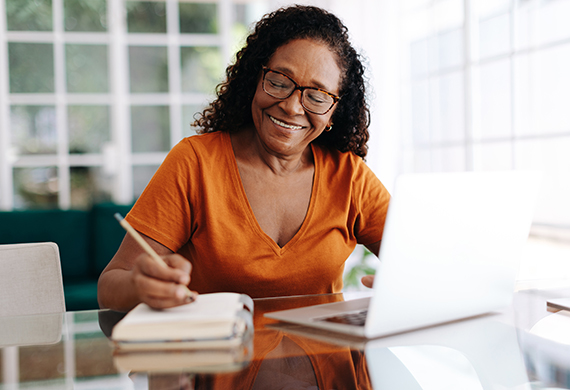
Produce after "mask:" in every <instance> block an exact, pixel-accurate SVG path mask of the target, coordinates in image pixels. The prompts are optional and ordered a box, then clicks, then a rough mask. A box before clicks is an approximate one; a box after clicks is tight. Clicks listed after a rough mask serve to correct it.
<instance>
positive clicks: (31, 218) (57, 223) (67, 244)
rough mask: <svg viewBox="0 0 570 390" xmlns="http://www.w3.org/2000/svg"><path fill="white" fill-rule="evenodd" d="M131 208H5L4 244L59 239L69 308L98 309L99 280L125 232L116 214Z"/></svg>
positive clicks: (0, 229)
mask: <svg viewBox="0 0 570 390" xmlns="http://www.w3.org/2000/svg"><path fill="white" fill-rule="evenodd" d="M131 207H132V206H131V205H129V206H125V205H116V204H113V203H104V204H98V205H95V206H93V208H92V209H91V210H88V211H83V210H25V211H2V212H0V244H18V243H27V242H44V241H52V242H55V243H56V244H57V245H58V246H59V251H60V257H61V271H62V275H63V288H64V292H65V305H66V308H67V310H87V309H96V308H98V307H99V306H98V304H97V279H98V277H99V275H100V274H101V271H102V270H103V269H104V268H105V266H106V265H107V263H108V262H109V261H110V260H111V258H112V257H113V255H114V254H115V252H116V250H117V248H119V245H120V244H121V241H122V239H123V237H124V235H125V231H124V230H123V228H122V227H121V226H120V225H119V223H118V222H117V220H116V219H115V218H114V217H113V215H114V214H115V213H120V214H122V215H123V216H124V215H126V214H127V213H128V212H129V210H130V209H131ZM0 272H1V271H0Z"/></svg>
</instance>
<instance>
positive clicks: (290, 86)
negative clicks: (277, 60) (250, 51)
mask: <svg viewBox="0 0 570 390" xmlns="http://www.w3.org/2000/svg"><path fill="white" fill-rule="evenodd" d="M262 87H263V90H264V91H265V93H267V94H268V95H269V96H272V97H274V98H277V99H287V98H288V97H289V96H291V95H292V94H293V92H295V91H296V90H297V89H298V90H299V91H301V105H302V106H303V108H304V109H305V110H307V111H309V112H312V113H313V114H317V115H324V114H326V113H327V112H329V111H330V110H331V108H333V106H334V105H335V104H336V102H338V100H339V99H340V97H339V96H336V95H333V94H332V93H330V92H327V91H325V90H323V89H320V88H315V87H301V86H300V85H299V84H297V83H296V82H295V80H293V79H292V78H291V77H289V76H287V75H286V74H284V73H281V72H279V71H277V70H272V69H269V68H267V67H265V66H264V67H263V84H262Z"/></svg>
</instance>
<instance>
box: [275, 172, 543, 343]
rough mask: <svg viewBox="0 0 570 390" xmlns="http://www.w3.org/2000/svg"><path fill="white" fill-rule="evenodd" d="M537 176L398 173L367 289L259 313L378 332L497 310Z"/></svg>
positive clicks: (507, 292) (508, 286)
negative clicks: (367, 294) (355, 295)
mask: <svg viewBox="0 0 570 390" xmlns="http://www.w3.org/2000/svg"><path fill="white" fill-rule="evenodd" d="M539 182H540V173H539V172H535V171H520V172H519V171H508V172H486V173H483V172H462V173H431V174H408V175H402V176H400V177H399V178H398V179H397V182H396V185H395V188H394V192H393V197H392V200H391V202H390V207H389V210H388V216H387V219H386V225H385V228H384V236H383V239H382V245H381V248H380V256H379V257H380V261H379V264H378V267H377V270H376V279H375V283H374V288H373V296H372V297H371V298H363V299H356V300H352V301H346V302H336V303H331V304H325V305H317V306H311V307H304V308H299V309H293V310H284V311H278V312H272V313H267V314H265V316H266V317H269V318H273V319H277V320H281V321H286V322H291V323H296V324H302V325H307V326H311V327H317V328H321V329H327V330H332V331H337V332H342V333H347V334H353V335H357V336H362V337H367V338H374V337H379V336H384V335H389V334H395V333H400V332H404V331H409V330H413V329H418V328H422V327H426V326H430V325H435V324H440V323H444V322H448V321H453V320H456V319H461V318H466V317H471V316H476V315H479V314H483V313H487V312H490V311H496V310H500V309H502V308H504V307H505V306H507V305H509V304H510V302H511V299H512V294H513V290H514V285H515V281H516V275H517V272H518V267H519V257H520V253H521V250H522V248H523V246H524V244H525V242H526V239H527V238H528V233H529V229H530V225H531V221H532V216H533V210H534V205H535V201H536V197H537V193H538V187H539ZM346 317H349V318H348V320H347V318H346ZM351 317H352V318H351Z"/></svg>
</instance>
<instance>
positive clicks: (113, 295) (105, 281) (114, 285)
mask: <svg viewBox="0 0 570 390" xmlns="http://www.w3.org/2000/svg"><path fill="white" fill-rule="evenodd" d="M97 300H98V301H99V306H100V307H101V308H106V309H112V310H117V311H128V310H130V309H132V308H133V307H135V306H136V305H137V304H139V303H140V298H139V296H138V295H137V293H136V288H135V285H134V282H133V278H132V270H124V269H118V268H117V269H111V270H107V271H104V272H103V273H102V274H101V276H100V277H99V282H98V284H97Z"/></svg>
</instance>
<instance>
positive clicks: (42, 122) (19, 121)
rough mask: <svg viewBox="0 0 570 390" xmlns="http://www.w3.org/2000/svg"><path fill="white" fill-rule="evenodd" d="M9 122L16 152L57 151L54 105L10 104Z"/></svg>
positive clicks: (39, 152) (50, 152) (52, 152)
mask: <svg viewBox="0 0 570 390" xmlns="http://www.w3.org/2000/svg"><path fill="white" fill-rule="evenodd" d="M10 123H11V127H12V137H11V138H12V146H13V147H14V151H15V152H16V154H18V155H20V154H22V155H26V154H55V153H57V126H56V123H55V107H54V106H32V105H30V106H20V105H18V106H12V107H11V113H10Z"/></svg>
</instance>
